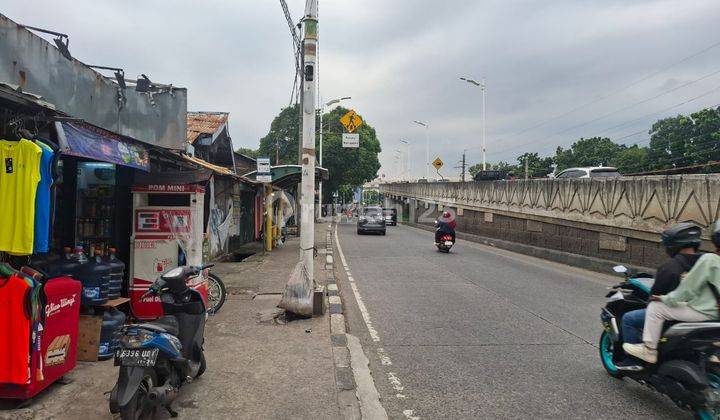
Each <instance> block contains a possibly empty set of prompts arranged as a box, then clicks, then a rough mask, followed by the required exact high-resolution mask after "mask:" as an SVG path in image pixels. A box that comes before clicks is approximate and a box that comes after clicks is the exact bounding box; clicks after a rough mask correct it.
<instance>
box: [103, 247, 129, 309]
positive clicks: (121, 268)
mask: <svg viewBox="0 0 720 420" xmlns="http://www.w3.org/2000/svg"><path fill="white" fill-rule="evenodd" d="M116 252H117V250H116V249H115V248H110V253H109V255H107V256H106V257H105V258H104V259H103V261H105V263H106V264H108V265H109V266H110V293H109V294H108V297H109V298H110V299H116V298H119V297H120V294H121V293H122V286H123V276H124V275H125V263H123V262H122V261H120V260H119V259H117V257H116V256H115V253H116Z"/></svg>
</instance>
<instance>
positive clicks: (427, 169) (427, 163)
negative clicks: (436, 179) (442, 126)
mask: <svg viewBox="0 0 720 420" xmlns="http://www.w3.org/2000/svg"><path fill="white" fill-rule="evenodd" d="M413 122H414V123H415V124H417V125H421V126H423V127H425V179H426V180H428V181H429V180H430V131H428V130H430V124H428V123H425V122H422V121H417V120H415V121H413Z"/></svg>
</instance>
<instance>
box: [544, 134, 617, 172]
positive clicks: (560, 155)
mask: <svg viewBox="0 0 720 420" xmlns="http://www.w3.org/2000/svg"><path fill="white" fill-rule="evenodd" d="M623 148H624V146H621V145H619V144H616V143H614V142H613V141H612V140H610V139H609V138H607V137H590V138H587V139H586V138H582V137H581V138H580V140H578V141H576V142H575V143H573V145H572V146H570V148H569V149H567V150H564V149H563V148H562V147H558V148H557V151H556V152H555V158H554V160H555V164H556V165H557V170H558V171H562V170H564V169H567V168H572V167H575V166H602V165H607V164H608V163H609V162H610V161H611V160H612V159H613V158H615V156H616V155H617V154H618V153H619V152H620V151H621V150H623Z"/></svg>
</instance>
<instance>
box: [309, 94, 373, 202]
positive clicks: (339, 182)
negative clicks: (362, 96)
mask: <svg viewBox="0 0 720 420" xmlns="http://www.w3.org/2000/svg"><path fill="white" fill-rule="evenodd" d="M348 111H349V110H348V109H346V108H343V107H337V108H335V109H333V110H332V111H330V112H329V113H326V114H324V115H323V125H324V127H323V130H324V131H323V149H324V150H323V166H324V167H325V168H327V170H328V171H329V173H330V179H329V180H327V181H325V182H324V183H323V194H324V195H325V198H324V201H325V202H328V201H329V197H330V194H331V193H332V192H333V191H335V190H339V189H340V186H347V187H350V188H355V187H358V186H360V185H363V184H364V183H366V182H368V181H372V180H373V179H375V178H376V177H377V172H378V170H379V169H380V161H379V160H378V154H379V153H380V151H381V148H380V140H378V138H377V133H376V132H375V128H373V127H372V125H370V124H369V123H368V122H367V121H364V122H363V124H362V125H361V126H360V127H359V128H358V129H357V130H356V131H355V132H356V133H359V134H360V147H359V148H357V149H350V148H345V147H342V133H343V132H344V127H343V126H342V125H341V124H340V117H342V116H343V115H345V114H346V113H347V112H348ZM361 118H362V116H361ZM363 120H364V118H363Z"/></svg>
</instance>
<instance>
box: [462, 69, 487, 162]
mask: <svg viewBox="0 0 720 420" xmlns="http://www.w3.org/2000/svg"><path fill="white" fill-rule="evenodd" d="M460 80H462V81H465V82H468V83H470V84H471V85H475V86H479V87H480V90H481V91H482V117H481V124H482V138H481V139H480V145H481V147H482V168H483V171H484V170H486V169H487V167H486V161H485V78H484V77H483V78H482V80H481V81H480V82H478V81H476V80H473V79H468V78H466V77H461V78H460Z"/></svg>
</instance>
